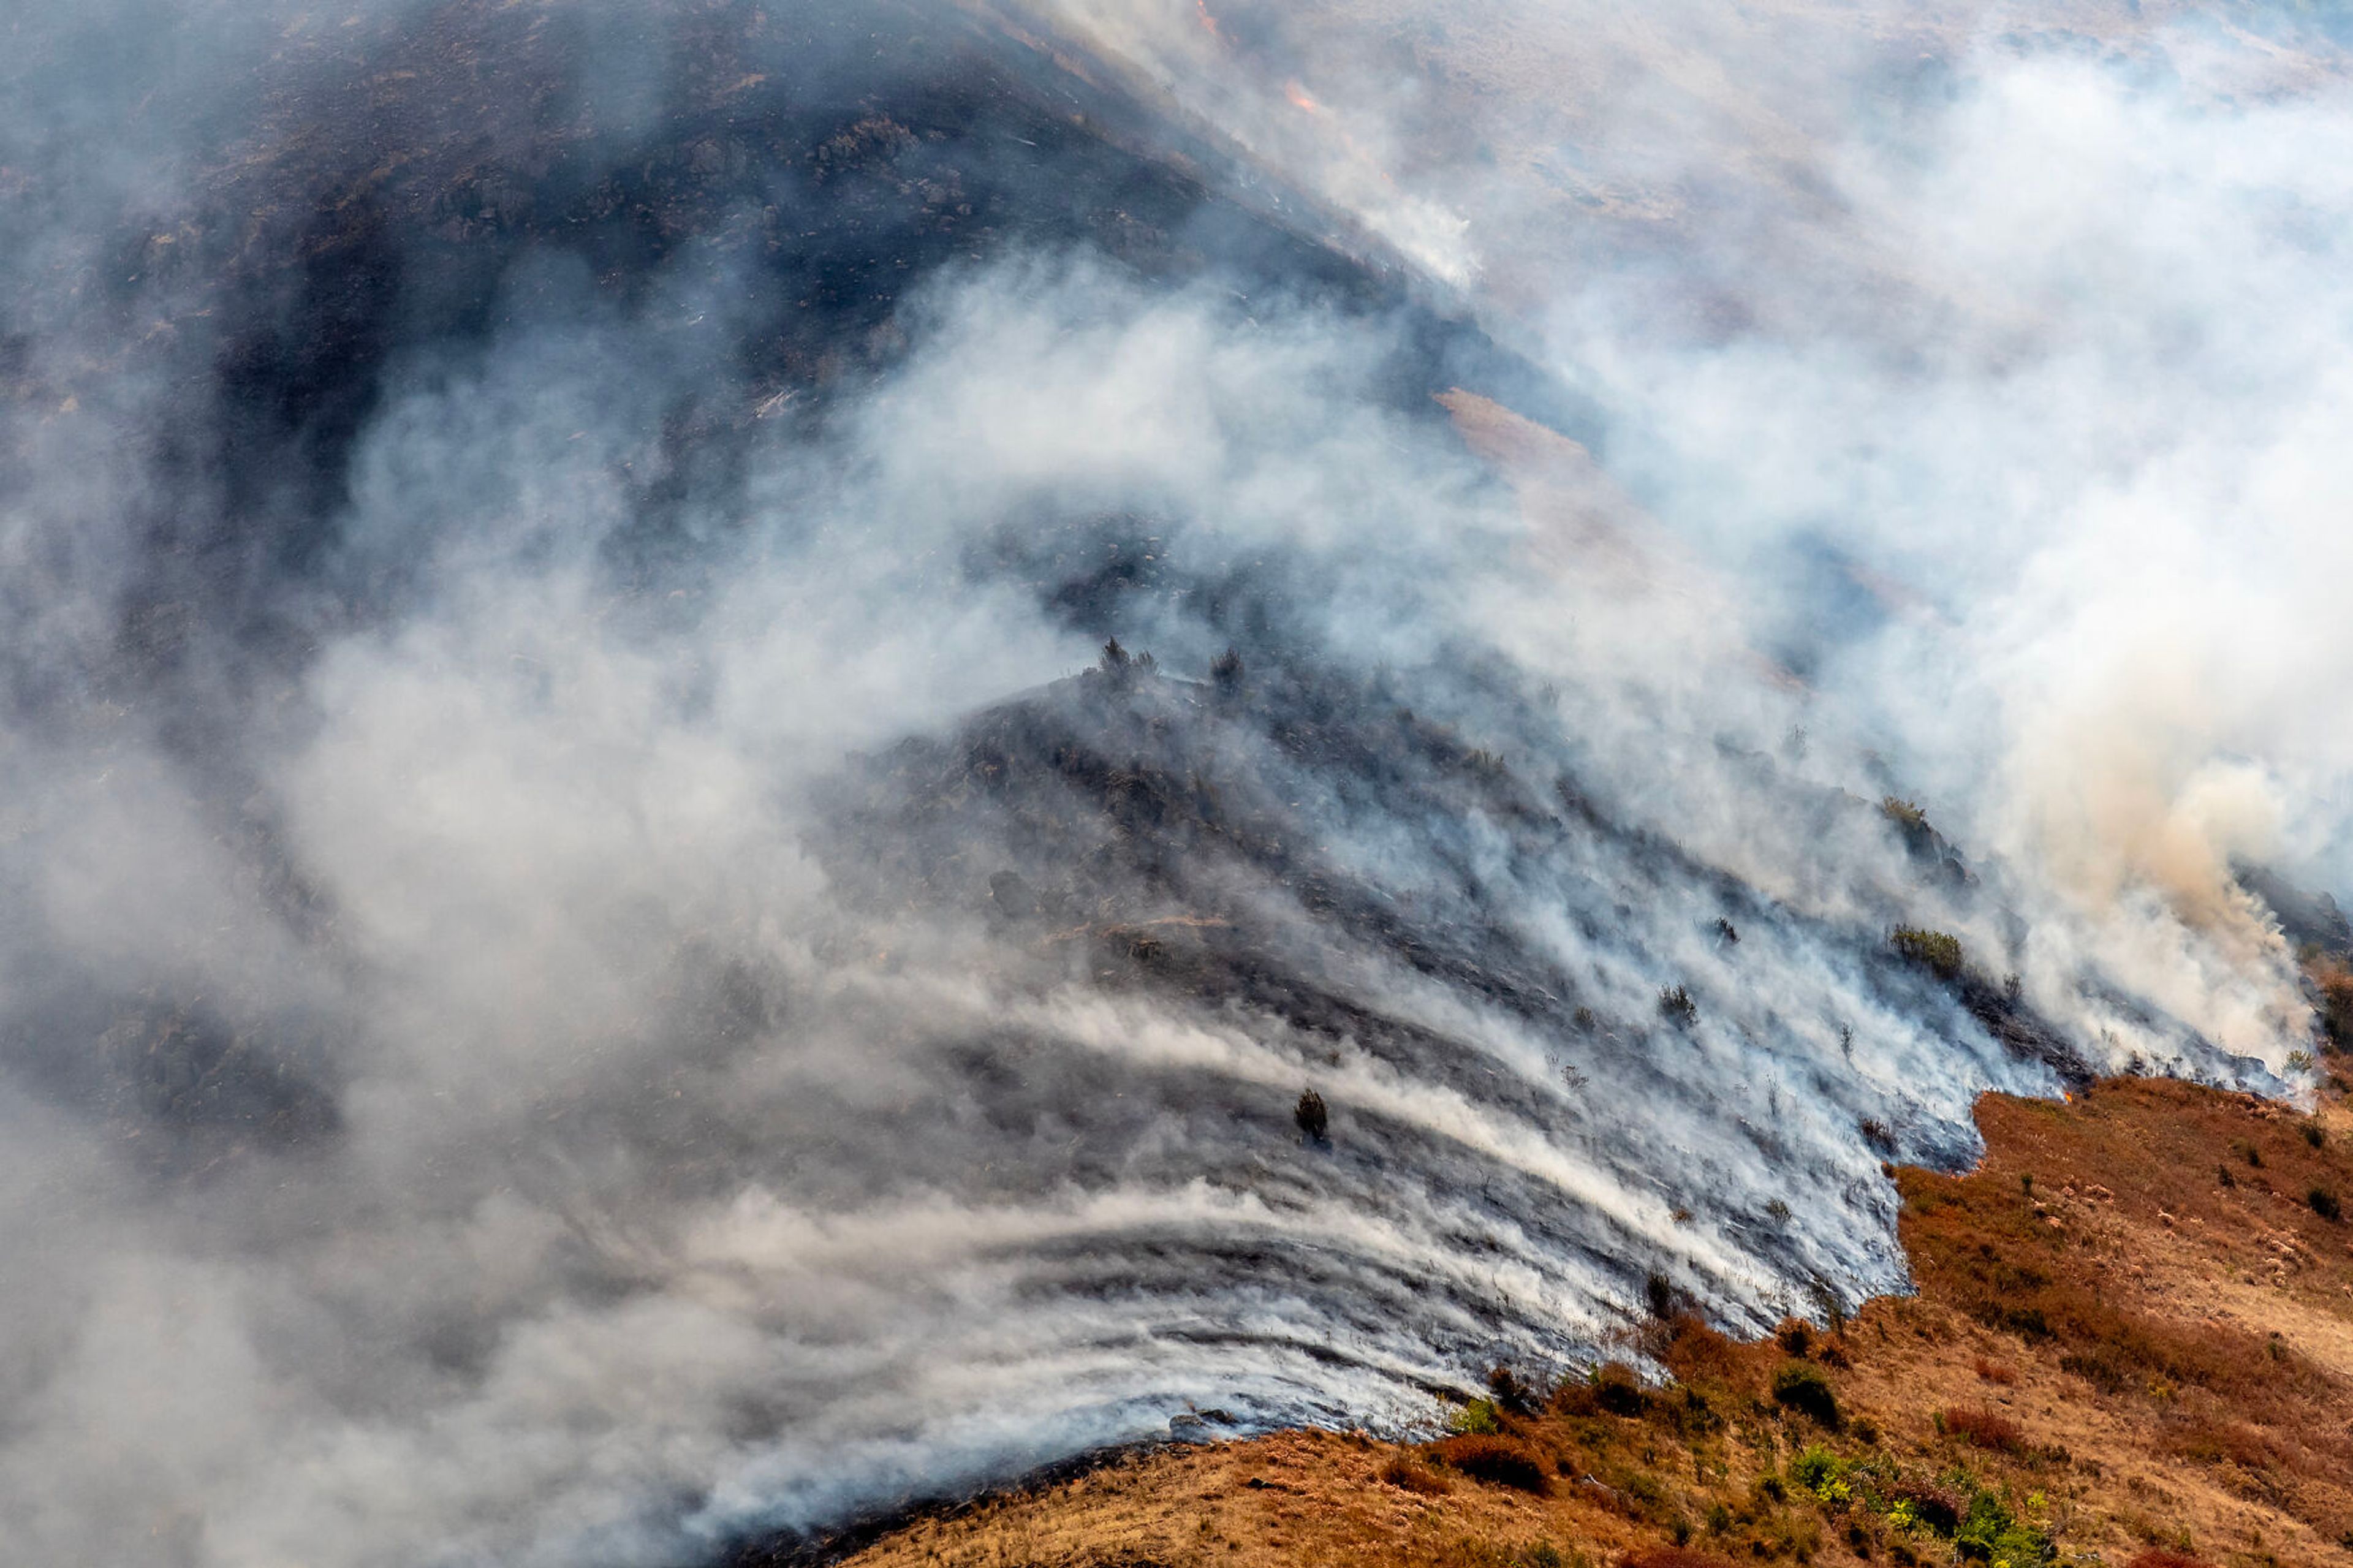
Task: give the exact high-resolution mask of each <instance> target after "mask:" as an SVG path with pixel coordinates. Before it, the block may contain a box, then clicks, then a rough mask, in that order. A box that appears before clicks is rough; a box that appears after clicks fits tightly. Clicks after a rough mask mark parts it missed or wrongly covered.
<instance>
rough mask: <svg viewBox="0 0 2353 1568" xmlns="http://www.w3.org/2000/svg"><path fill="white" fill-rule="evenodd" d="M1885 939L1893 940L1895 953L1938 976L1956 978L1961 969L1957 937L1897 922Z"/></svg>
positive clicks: (1959, 947) (1959, 942) (1959, 945)
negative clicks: (1898, 924) (1891, 932)
mask: <svg viewBox="0 0 2353 1568" xmlns="http://www.w3.org/2000/svg"><path fill="white" fill-rule="evenodd" d="M1888 940H1889V941H1890V942H1893V943H1894V948H1895V951H1896V952H1897V954H1898V955H1900V956H1902V957H1904V958H1907V959H1910V960H1911V961H1912V962H1913V963H1917V964H1919V965H1921V966H1922V967H1923V968H1926V969H1928V970H1931V971H1933V972H1934V973H1936V976H1937V978H1939V979H1941V980H1952V979H1956V978H1957V977H1958V976H1959V974H1960V973H1961V963H1962V957H1963V955H1962V952H1961V939H1960V938H1959V937H1957V936H1954V935H1951V934H1950V933H1948V932H1946V931H1928V930H1926V929H1924V928H1922V927H1920V926H1897V927H1896V928H1895V931H1894V935H1893V936H1891V937H1890V938H1889V939H1888Z"/></svg>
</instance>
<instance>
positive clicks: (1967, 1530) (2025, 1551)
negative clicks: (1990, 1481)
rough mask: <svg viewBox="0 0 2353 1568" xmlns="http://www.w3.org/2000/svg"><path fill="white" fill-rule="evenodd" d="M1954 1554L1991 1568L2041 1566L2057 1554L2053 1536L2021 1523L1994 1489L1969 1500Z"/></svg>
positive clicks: (1954, 1535)
mask: <svg viewBox="0 0 2353 1568" xmlns="http://www.w3.org/2000/svg"><path fill="white" fill-rule="evenodd" d="M1953 1554H1954V1555H1955V1556H1957V1557H1958V1558H1960V1559H1961V1560H1962V1561H1964V1562H1972V1561H1973V1562H1979V1563H1989V1564H1990V1565H1991V1568H2040V1564H2042V1563H2048V1562H2050V1561H2051V1559H2052V1557H2053V1556H2054V1555H2056V1553H2054V1552H2053V1551H2052V1546H2051V1541H2050V1538H2049V1537H2047V1536H2045V1535H2044V1534H2043V1533H2042V1531H2038V1530H2035V1529H2033V1528H2031V1527H2030V1526H2028V1525H2025V1524H2022V1523H2021V1522H2020V1521H2018V1519H2017V1518H2016V1517H2015V1516H2014V1515H2012V1514H2011V1512H2010V1510H2009V1509H2008V1508H2006V1507H2004V1506H2003V1504H2002V1500H2001V1499H2000V1497H1999V1496H1998V1495H1996V1494H1995V1493H1993V1492H1987V1491H1981V1492H1979V1493H1978V1494H1977V1495H1976V1496H1975V1497H1973V1498H1971V1499H1970V1500H1969V1506H1968V1512H1966V1513H1964V1514H1963V1515H1962V1516H1961V1521H1960V1525H1959V1527H1958V1528H1957V1529H1956V1530H1955V1531H1953Z"/></svg>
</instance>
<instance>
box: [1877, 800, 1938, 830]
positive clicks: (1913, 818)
mask: <svg viewBox="0 0 2353 1568" xmlns="http://www.w3.org/2000/svg"><path fill="white" fill-rule="evenodd" d="M1879 815H1880V816H1883V817H1885V818H1887V820H1888V821H1890V822H1892V823H1894V824H1895V825H1896V826H1899V827H1915V828H1917V827H1926V826H1928V814H1927V813H1926V812H1925V811H1923V810H1921V809H1920V803H1919V802H1918V801H1914V800H1905V799H1904V798H1903V797H1902V796H1900V795H1883V796H1881V797H1880V802H1879Z"/></svg>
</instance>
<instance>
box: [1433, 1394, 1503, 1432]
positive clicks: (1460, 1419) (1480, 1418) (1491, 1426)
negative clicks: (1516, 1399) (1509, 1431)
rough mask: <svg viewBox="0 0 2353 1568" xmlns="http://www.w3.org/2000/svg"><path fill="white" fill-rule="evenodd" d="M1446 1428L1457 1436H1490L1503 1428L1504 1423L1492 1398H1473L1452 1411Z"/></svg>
mask: <svg viewBox="0 0 2353 1568" xmlns="http://www.w3.org/2000/svg"><path fill="white" fill-rule="evenodd" d="M1446 1429H1447V1430H1448V1431H1450V1432H1452V1433H1454V1434H1455V1435H1456V1436H1463V1437H1492V1436H1495V1434H1497V1433H1498V1432H1501V1431H1502V1430H1503V1429H1504V1423H1503V1419H1502V1415H1501V1413H1500V1412H1498V1411H1497V1410H1496V1408H1495V1402H1494V1401H1493V1400H1492V1399H1474V1400H1472V1402H1471V1403H1470V1404H1468V1405H1464V1406H1463V1407H1462V1408H1461V1409H1460V1410H1458V1411H1456V1412H1455V1413H1454V1418H1453V1419H1452V1420H1451V1421H1449V1422H1448V1423H1447V1424H1446Z"/></svg>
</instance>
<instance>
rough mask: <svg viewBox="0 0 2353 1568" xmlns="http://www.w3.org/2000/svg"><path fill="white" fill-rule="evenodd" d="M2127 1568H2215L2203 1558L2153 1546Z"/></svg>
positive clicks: (2126, 1565)
mask: <svg viewBox="0 0 2353 1568" xmlns="http://www.w3.org/2000/svg"><path fill="white" fill-rule="evenodd" d="M2125 1568H2214V1565H2213V1564H2212V1563H2209V1562H2207V1561H2206V1560H2205V1559H2204V1558H2203V1557H2192V1556H2190V1555H2189V1553H2188V1552H2175V1551H2173V1550H2171V1549H2170V1548H2168V1547H2163V1546H2152V1547H2150V1548H2149V1549H2148V1550H2147V1552H2142V1553H2141V1554H2140V1555H2139V1556H2137V1557H2136V1558H2134V1559H2133V1560H2132V1561H2131V1562H2129V1563H2126V1564H2125Z"/></svg>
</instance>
